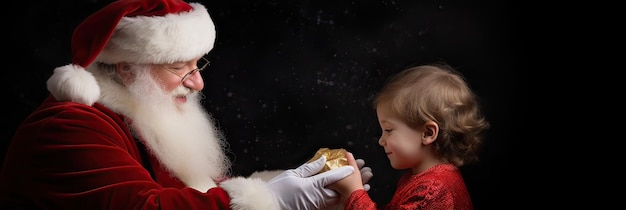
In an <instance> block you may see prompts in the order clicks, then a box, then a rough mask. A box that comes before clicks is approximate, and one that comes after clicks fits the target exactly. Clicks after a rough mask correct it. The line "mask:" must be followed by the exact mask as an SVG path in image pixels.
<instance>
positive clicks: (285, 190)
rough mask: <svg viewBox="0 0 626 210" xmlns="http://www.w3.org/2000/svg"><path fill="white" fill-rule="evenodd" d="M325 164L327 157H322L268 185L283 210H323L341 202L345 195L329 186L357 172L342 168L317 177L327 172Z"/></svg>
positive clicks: (346, 167) (268, 182)
mask: <svg viewBox="0 0 626 210" xmlns="http://www.w3.org/2000/svg"><path fill="white" fill-rule="evenodd" d="M325 163H326V156H324V155H322V156H321V157H320V158H319V159H317V160H316V161H313V162H310V163H305V164H302V165H301V166H299V167H298V168H296V169H290V170H286V171H285V172H283V173H281V174H279V175H278V176H276V177H274V178H272V179H270V180H269V181H267V186H268V187H269V188H270V190H271V191H272V192H274V195H275V196H276V198H277V199H278V203H279V204H280V207H281V209H302V210H306V209H322V208H326V207H327V206H331V205H335V204H337V203H338V202H339V199H340V196H341V195H339V193H337V192H335V191H334V190H331V189H328V188H325V186H326V185H329V184H332V183H335V182H336V181H339V180H341V179H343V178H345V177H347V176H348V175H350V174H352V173H353V172H354V168H353V167H352V166H342V167H339V168H335V169H332V170H328V171H325V172H324V173H319V174H317V175H314V174H316V173H317V172H319V171H320V170H322V168H324V164H325ZM311 175H314V176H311Z"/></svg>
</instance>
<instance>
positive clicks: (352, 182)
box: [327, 152, 364, 198]
mask: <svg viewBox="0 0 626 210" xmlns="http://www.w3.org/2000/svg"><path fill="white" fill-rule="evenodd" d="M346 159H347V160H348V164H349V165H351V166H352V167H354V173H352V174H351V175H349V176H347V177H345V178H343V179H341V180H339V181H337V182H335V183H333V184H330V185H328V186H327V187H328V188H330V189H333V190H335V191H337V192H338V193H339V194H341V196H342V197H343V198H345V197H348V196H349V195H350V193H352V192H354V191H355V190H358V189H364V188H363V179H362V178H361V173H360V172H359V166H358V165H357V162H356V160H355V159H354V155H353V154H352V153H351V152H346Z"/></svg>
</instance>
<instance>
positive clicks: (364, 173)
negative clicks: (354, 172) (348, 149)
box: [356, 159, 374, 191]
mask: <svg viewBox="0 0 626 210" xmlns="http://www.w3.org/2000/svg"><path fill="white" fill-rule="evenodd" d="M356 165H357V166H358V167H359V170H360V172H361V181H363V188H365V191H369V190H370V185H369V184H368V183H367V182H369V181H370V179H372V177H373V176H374V173H372V168H370V167H363V166H365V160H363V159H356Z"/></svg>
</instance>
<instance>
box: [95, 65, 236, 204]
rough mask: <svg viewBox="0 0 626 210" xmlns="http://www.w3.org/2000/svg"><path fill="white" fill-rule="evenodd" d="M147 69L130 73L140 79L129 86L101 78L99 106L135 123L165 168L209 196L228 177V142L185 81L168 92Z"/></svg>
mask: <svg viewBox="0 0 626 210" xmlns="http://www.w3.org/2000/svg"><path fill="white" fill-rule="evenodd" d="M137 68H139V69H137ZM145 68H146V67H135V69H132V70H131V71H136V72H137V75H136V77H135V81H134V82H133V83H132V84H130V85H128V86H127V88H124V87H123V86H122V85H120V84H119V83H116V82H113V81H112V80H111V79H110V78H109V77H108V76H107V77H106V78H102V77H99V80H100V81H99V82H100V86H101V89H102V97H101V99H100V101H99V102H100V103H101V104H103V105H105V106H107V107H109V108H111V109H112V110H113V111H116V112H118V113H121V114H123V115H125V116H127V117H128V118H130V119H131V120H132V124H131V127H132V128H133V129H134V130H135V131H136V132H137V133H138V134H139V136H141V137H140V139H142V140H143V141H144V143H145V144H146V146H147V148H148V149H149V151H150V152H151V153H152V154H154V155H155V156H156V157H157V158H158V160H159V161H160V162H161V163H162V164H163V166H165V167H164V168H166V169H168V170H170V172H171V173H172V174H174V175H175V176H176V177H177V178H179V179H180V180H181V181H182V182H183V183H185V184H186V185H187V186H189V187H192V188H195V189H197V190H199V191H202V192H206V191H207V190H208V189H209V188H212V187H215V186H216V184H215V181H214V180H221V179H223V178H225V177H226V176H227V174H226V173H227V172H228V170H229V167H230V161H229V160H228V159H227V157H226V155H225V151H226V146H227V145H226V141H225V140H224V139H223V135H222V133H221V132H220V131H219V130H218V129H217V128H216V126H215V125H214V123H213V119H212V117H211V116H210V115H209V114H208V113H207V112H206V111H205V110H204V108H203V107H202V106H201V103H200V96H201V95H200V93H199V92H197V91H194V92H193V93H191V90H190V89H188V88H186V87H184V86H182V83H181V86H179V87H178V88H176V89H175V90H174V91H172V93H165V92H164V91H162V90H163V88H162V87H161V86H160V85H159V84H158V82H157V81H155V80H154V79H153V77H152V76H151V75H150V72H149V71H150V70H147V69H145ZM185 94H186V95H187V103H184V104H182V105H180V104H177V103H176V102H175V100H174V98H175V95H185Z"/></svg>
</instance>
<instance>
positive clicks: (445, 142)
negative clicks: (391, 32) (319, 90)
mask: <svg viewBox="0 0 626 210" xmlns="http://www.w3.org/2000/svg"><path fill="white" fill-rule="evenodd" d="M374 106H375V108H376V114H377V116H378V122H379V124H380V127H381V129H382V131H383V133H382V136H381V137H380V139H379V140H378V144H380V146H382V147H383V148H385V153H387V157H388V158H389V162H390V163H391V166H392V167H393V168H394V169H398V170H404V169H407V172H406V173H405V174H403V176H402V177H401V178H400V180H399V181H398V183H397V189H396V192H395V194H394V195H393V197H392V199H391V201H390V202H389V203H388V204H387V205H385V206H377V205H376V204H375V203H374V202H373V201H372V200H371V199H370V197H369V196H368V194H367V192H366V191H365V190H363V184H362V180H361V177H360V174H359V173H353V174H352V175H350V176H348V177H346V178H344V179H343V180H340V181H338V182H336V183H334V184H332V185H330V186H329V187H330V188H331V189H334V190H336V191H337V192H339V193H341V195H342V197H343V199H344V207H345V209H359V210H363V209H377V208H378V209H473V206H472V202H471V199H470V195H469V193H468V191H467V187H466V186H465V182H464V181H463V177H462V176H461V173H460V171H459V168H458V167H459V166H462V165H464V164H467V163H471V162H474V161H477V160H478V157H477V152H478V151H477V150H478V149H479V146H480V144H481V141H482V136H481V134H482V132H483V131H484V130H485V129H487V128H488V127H489V123H488V122H487V121H486V120H485V118H484V117H483V116H482V114H481V113H480V110H479V105H478V102H477V98H476V96H475V95H474V93H473V92H472V91H471V90H470V88H469V87H468V85H467V84H466V83H465V81H464V79H463V77H462V75H461V74H460V73H458V72H456V71H455V70H454V69H452V67H450V66H449V65H447V64H445V63H435V64H432V65H423V66H417V67H413V68H409V69H407V70H405V71H402V72H400V73H398V74H396V75H394V76H393V77H391V78H390V80H389V81H388V83H387V84H386V86H384V87H383V88H382V90H381V91H380V92H379V93H378V94H377V95H376V98H375V100H374ZM346 158H347V159H348V163H349V164H350V165H352V166H353V167H355V168H357V165H356V162H355V160H354V156H353V155H352V154H351V153H347V154H346ZM357 170H358V168H357Z"/></svg>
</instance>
